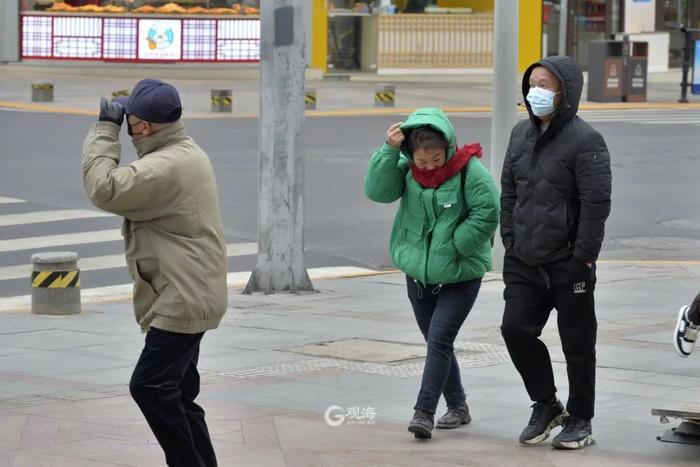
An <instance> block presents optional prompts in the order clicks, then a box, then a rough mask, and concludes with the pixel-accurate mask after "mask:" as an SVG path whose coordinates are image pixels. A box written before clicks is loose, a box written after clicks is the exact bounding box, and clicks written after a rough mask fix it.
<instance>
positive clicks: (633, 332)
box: [0, 262, 700, 467]
mask: <svg viewBox="0 0 700 467" xmlns="http://www.w3.org/2000/svg"><path fill="white" fill-rule="evenodd" d="M699 279H700V263H697V262H693V263H690V262H689V263H605V262H601V264H600V265H599V282H598V292H597V293H598V295H597V297H598V305H597V309H598V317H599V345H598V393H597V404H596V405H597V415H596V417H595V419H594V421H593V428H594V434H595V437H596V439H597V444H596V445H595V446H593V447H590V448H587V449H585V450H583V451H577V452H561V451H555V450H553V449H552V448H551V447H550V446H549V444H547V443H544V444H542V445H541V446H534V447H527V446H522V445H519V444H518V443H517V435H518V433H519V432H520V430H521V429H522V427H523V426H524V424H526V423H527V420H528V418H529V414H530V407H529V405H530V401H529V400H528V399H527V396H526V394H525V391H524V389H523V387H522V383H521V381H520V378H519V376H518V374H517V373H516V371H515V369H514V368H513V366H512V364H511V363H510V361H509V359H508V356H507V353H506V351H505V347H504V346H503V342H502V340H501V337H500V335H499V331H498V326H499V322H500V317H501V313H502V309H503V304H502V287H503V285H502V282H501V281H500V280H499V277H498V276H497V275H495V274H490V275H489V276H488V277H487V280H486V281H485V282H484V284H483V287H482V290H481V294H480V296H479V299H478V301H477V303H476V305H475V307H474V310H473V312H472V315H471V316H470V317H469V318H468V320H467V322H466V324H465V326H464V327H463V329H462V332H461V333H460V335H459V338H458V342H457V344H456V348H457V349H458V350H459V354H458V355H459V361H460V365H461V367H462V369H463V372H462V377H463V381H464V385H465V387H466V389H467V392H468V396H469V400H468V401H469V404H470V407H471V409H472V413H473V417H474V420H473V422H472V423H471V424H470V425H467V426H465V427H462V428H460V429H457V430H450V431H436V432H435V433H434V438H433V439H432V440H431V441H430V442H419V441H417V440H415V439H414V438H413V437H412V435H410V434H409V433H408V432H407V431H406V425H407V423H408V421H409V419H410V417H411V415H412V409H411V407H412V405H413V403H414V402H415V397H416V394H417V390H418V386H419V383H420V373H421V371H422V365H423V360H422V357H421V355H423V353H424V346H423V344H422V342H421V336H420V334H419V332H418V329H417V326H416V324H415V323H414V320H413V317H412V313H411V311H410V307H409V304H408V300H407V299H406V297H405V286H404V278H403V277H402V276H401V275H399V274H385V275H378V276H372V277H363V278H354V279H335V280H322V281H317V282H316V284H315V285H316V287H317V288H318V290H319V293H315V294H306V295H299V296H293V295H270V296H264V295H255V296H245V295H240V294H239V293H238V292H237V291H232V294H231V297H230V306H231V308H230V309H229V312H228V313H227V315H226V317H225V320H224V323H223V325H222V326H221V327H220V328H219V329H218V330H216V331H212V332H211V333H208V334H207V335H206V336H205V338H204V341H203V349H202V355H201V358H200V369H201V373H202V382H203V386H202V392H201V396H200V399H199V400H200V402H201V404H202V405H203V406H204V408H205V409H206V410H207V414H208V421H209V424H210V429H211V432H212V435H213V438H214V443H215V448H216V450H217V454H218V456H219V460H220V464H219V465H221V466H222V467H228V466H255V467H265V466H300V467H301V466H303V467H309V466H326V465H328V466H331V465H332V466H344V465H385V466H419V465H421V466H422V465H441V466H446V465H469V466H503V465H507V466H538V467H539V466H569V465H576V466H595V467H603V466H615V467H618V466H666V465H674V466H691V465H693V466H695V465H698V458H700V448H698V447H691V446H682V445H672V444H665V443H661V442H659V441H656V436H657V435H661V434H662V433H663V431H664V430H665V429H666V428H668V427H669V425H661V424H659V421H658V419H657V418H656V417H653V416H651V414H650V411H651V409H652V408H679V407H681V406H682V405H683V404H685V403H693V402H697V401H698V399H700V365H698V358H700V354H698V355H694V356H692V357H691V358H689V359H681V358H679V357H677V356H676V355H675V352H674V351H673V347H672V345H671V342H670V336H671V334H672V329H673V324H674V321H675V315H676V310H677V309H678V307H679V306H680V305H682V304H684V303H685V302H686V301H687V300H688V299H690V298H691V297H692V296H693V295H694V294H695V293H696V292H697V289H698V283H699ZM84 308H85V310H84V312H83V313H82V314H80V315H77V316H70V317H43V316H34V315H31V314H29V313H26V312H3V313H0V420H2V423H0V466H1V467H6V466H15V467H34V466H51V467H63V466H66V467H92V466H95V467H97V466H100V467H105V466H116V465H119V466H149V467H152V466H158V465H163V457H162V454H161V450H160V448H159V446H158V445H157V444H156V442H155V440H154V438H153V435H152V434H151V433H150V431H149V429H148V426H147V425H146V423H145V421H144V420H143V419H142V417H141V415H140V413H139V411H138V409H137V408H136V405H135V404H134V403H133V402H132V401H131V399H130V397H129V396H128V388H127V386H126V384H127V381H128V379H129V376H130V373H131V370H132V367H133V365H134V363H135V361H136V359H137V356H138V354H139V352H140V350H141V346H142V343H143V336H142V335H140V334H139V331H138V328H137V326H136V324H135V323H134V320H133V316H132V311H131V307H130V305H129V304H128V303H116V304H107V305H105V304H100V305H90V304H87V305H85V306H84ZM554 322H555V319H554V318H552V319H550V325H548V327H547V328H546V329H545V332H544V340H545V341H546V342H548V343H549V344H550V349H551V350H552V359H553V361H554V365H555V372H556V377H557V381H558V382H559V389H560V395H561V396H562V398H564V399H565V398H566V392H567V387H566V378H565V366H564V364H563V355H562V351H561V347H560V345H559V341H558V337H557V332H556V329H555V328H554V327H553V326H552V325H553V324H554ZM331 341H332V343H329V342H331ZM333 405H337V406H340V407H342V410H343V411H344V412H345V414H346V416H347V415H348V414H349V415H351V416H350V417H347V418H346V421H345V422H344V423H342V424H341V425H340V426H338V427H332V426H330V425H329V424H327V423H326V422H325V421H324V418H323V414H324V412H325V411H326V410H327V409H328V408H329V407H330V406H333ZM338 410H340V409H338ZM438 410H439V411H440V412H442V411H443V410H444V407H443V406H442V405H441V407H440V408H439V409H438ZM363 411H364V412H363ZM368 411H369V412H368ZM339 413H340V412H339V411H337V412H335V415H338V414H339ZM373 413H376V416H374V417H372V415H373ZM358 415H359V416H358ZM353 416H356V417H355V418H356V419H353ZM363 416H364V417H363ZM334 419H335V418H334ZM370 421H371V422H374V423H373V424H369V423H368V422H370ZM673 424H674V425H675V424H676V422H675V421H674V422H673ZM671 426H673V425H671Z"/></svg>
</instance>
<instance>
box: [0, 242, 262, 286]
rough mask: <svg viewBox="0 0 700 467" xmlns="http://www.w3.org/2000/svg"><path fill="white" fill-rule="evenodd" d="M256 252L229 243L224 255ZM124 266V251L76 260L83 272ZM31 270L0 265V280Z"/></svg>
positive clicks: (26, 274) (24, 266)
mask: <svg viewBox="0 0 700 467" xmlns="http://www.w3.org/2000/svg"><path fill="white" fill-rule="evenodd" d="M257 252H258V244H257V243H231V244H230V245H226V256H229V257H233V256H245V255H254V254H257ZM125 267H126V257H125V256H124V253H121V254H117V255H105V256H90V257H85V258H80V259H79V260H78V269H80V270H81V271H83V272H85V271H100V270H103V269H113V268H125ZM31 270H32V265H31V264H20V265H17V266H5V267H0V281H6V280H12V279H24V278H28V277H29V274H30V273H31Z"/></svg>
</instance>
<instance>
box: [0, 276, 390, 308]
mask: <svg viewBox="0 0 700 467" xmlns="http://www.w3.org/2000/svg"><path fill="white" fill-rule="evenodd" d="M307 272H308V274H309V278H310V279H311V280H322V279H341V278H349V277H362V276H373V275H377V274H385V273H390V272H395V271H377V270H374V269H365V268H359V267H355V266H342V267H322V268H310V269H308V270H307ZM251 274H252V273H251V271H243V272H231V273H228V274H227V276H226V280H227V283H228V286H229V287H230V288H233V287H243V286H245V285H246V284H247V282H248V279H250V275H251ZM132 291H133V285H132V284H120V285H110V286H107V287H96V288H91V289H83V290H82V291H81V294H80V295H81V299H82V303H83V304H88V303H101V302H102V303H104V302H115V301H127V300H130V299H131V294H132ZM30 306H31V295H21V296H16V297H6V298H0V312H3V311H15V310H27V309H28V308H29V307H30Z"/></svg>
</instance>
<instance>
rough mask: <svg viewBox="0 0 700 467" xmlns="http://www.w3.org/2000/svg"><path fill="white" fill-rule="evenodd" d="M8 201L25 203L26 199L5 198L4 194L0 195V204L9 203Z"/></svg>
mask: <svg viewBox="0 0 700 467" xmlns="http://www.w3.org/2000/svg"><path fill="white" fill-rule="evenodd" d="M10 203H26V201H25V200H23V199H16V198H6V197H5V196H0V204H10Z"/></svg>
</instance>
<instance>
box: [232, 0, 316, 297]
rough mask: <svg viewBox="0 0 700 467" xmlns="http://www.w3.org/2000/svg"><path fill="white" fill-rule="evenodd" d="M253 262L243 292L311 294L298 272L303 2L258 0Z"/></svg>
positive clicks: (305, 277)
mask: <svg viewBox="0 0 700 467" xmlns="http://www.w3.org/2000/svg"><path fill="white" fill-rule="evenodd" d="M260 3H261V5H260V6H261V8H260V15H261V16H260V27H261V31H260V32H261V35H260V37H261V40H260V128H259V143H258V144H259V147H260V167H259V174H258V176H259V180H258V258H257V264H256V266H255V269H254V270H253V274H252V276H251V278H250V281H249V282H248V285H247V287H246V289H245V291H244V293H253V292H264V293H266V294H270V293H275V292H291V293H299V292H303V291H313V286H312V284H311V280H310V279H309V275H308V273H307V271H306V268H305V267H304V238H303V234H304V203H303V194H304V154H303V127H304V109H305V104H304V75H305V71H306V59H305V56H304V54H305V40H306V33H305V28H304V24H305V22H306V19H305V17H306V9H307V8H309V2H308V0H262V1H261V2H260Z"/></svg>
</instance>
